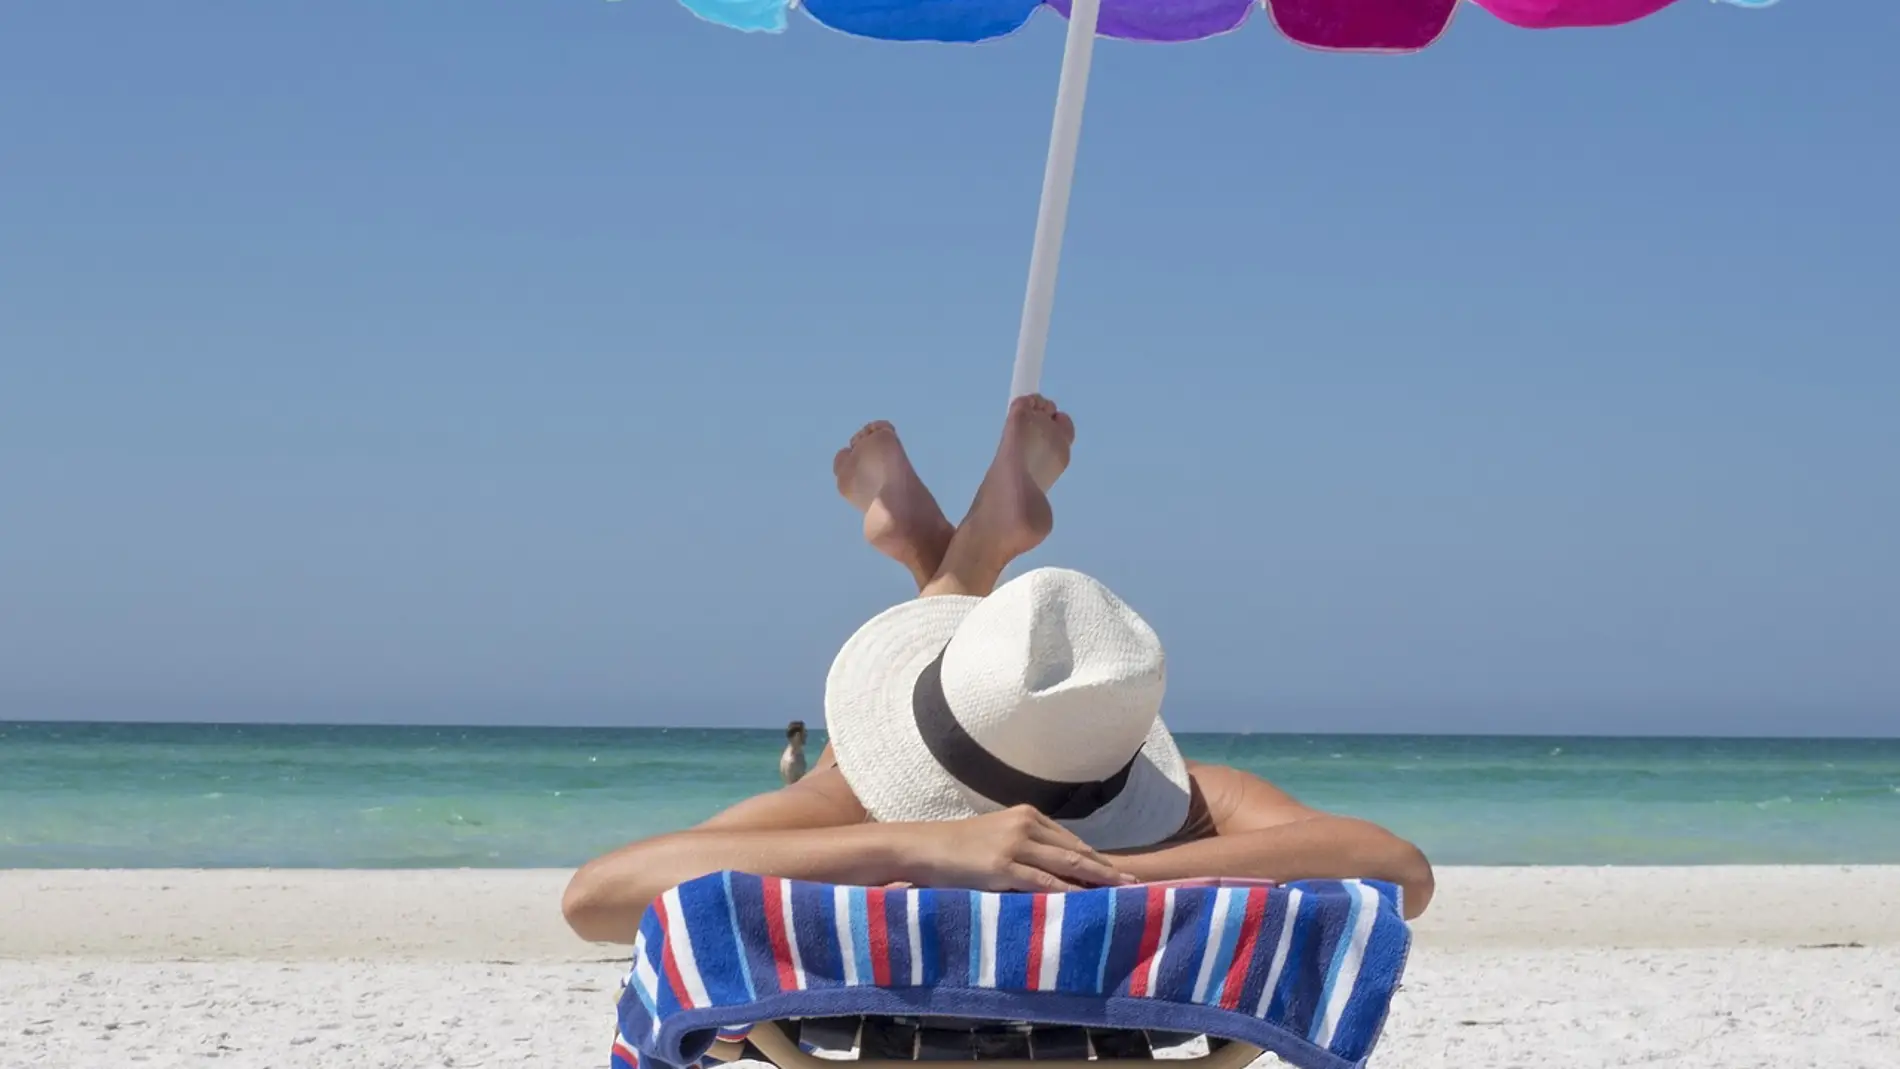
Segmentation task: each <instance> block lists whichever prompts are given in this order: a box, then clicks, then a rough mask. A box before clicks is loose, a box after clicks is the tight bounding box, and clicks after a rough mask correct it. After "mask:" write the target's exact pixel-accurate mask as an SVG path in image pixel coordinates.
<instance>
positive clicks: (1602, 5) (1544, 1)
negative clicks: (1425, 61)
mask: <svg viewBox="0 0 1900 1069" xmlns="http://www.w3.org/2000/svg"><path fill="white" fill-rule="evenodd" d="M681 2H682V3H684V4H685V5H686V6H687V7H688V8H691V9H692V10H693V12H694V13H695V14H698V15H700V16H701V17H703V18H706V19H708V20H710V21H713V22H718V23H722V24H724V25H727V26H731V27H734V28H735V29H741V30H763V31H768V32H770V31H776V30H781V29H784V28H785V23H786V16H787V14H788V12H789V11H790V9H791V8H792V7H794V6H799V7H803V8H804V10H805V12H806V14H808V15H810V16H811V17H812V18H814V19H816V20H818V21H819V22H821V23H823V24H825V25H826V26H829V27H831V28H832V29H834V30H842V31H843V32H845V33H850V34H856V35H857V36H860V37H875V38H880V39H883V40H887V41H952V42H971V41H985V40H989V39H990V38H993V37H1001V36H1003V35H1005V34H1009V33H1013V32H1015V31H1016V30H1018V29H1020V28H1021V27H1022V25H1023V24H1024V23H1026V22H1028V21H1029V18H1030V16H1032V15H1034V14H1035V13H1036V9H1037V8H1039V7H1043V6H1048V7H1052V8H1055V9H1056V10H1057V11H1059V12H1061V13H1062V14H1063V15H1065V16H1066V15H1068V13H1069V7H1070V0H803V2H802V3H794V0H681ZM1459 2H1460V0H1264V2H1261V0H1102V3H1101V16H1100V22H1099V23H1098V25H1097V27H1096V32H1097V33H1099V34H1101V35H1102V36H1104V37H1119V38H1123V39H1126V40H1131V41H1194V40H1199V39H1201V38H1203V37H1212V36H1215V35H1216V34H1222V33H1226V32H1228V31H1229V30H1233V29H1236V28H1238V27H1239V26H1240V24H1241V23H1243V22H1245V21H1247V16H1248V15H1250V14H1252V13H1253V11H1254V9H1255V8H1257V7H1258V8H1263V9H1264V10H1265V12H1266V14H1267V17H1268V18H1269V19H1271V20H1272V21H1273V25H1274V26H1275V27H1277V28H1278V29H1279V31H1280V32H1281V33H1283V34H1285V35H1286V36H1287V37H1289V38H1292V39H1293V40H1294V41H1296V42H1298V43H1299V44H1302V45H1306V46H1308V47H1311V48H1323V49H1332V50H1338V51H1353V52H1357V51H1369V52H1410V51H1415V50H1417V49H1421V48H1424V47H1426V46H1427V45H1430V44H1431V43H1432V42H1433V41H1435V40H1437V39H1438V36H1439V34H1441V33H1443V32H1444V31H1445V27H1446V26H1447V25H1448V24H1450V22H1451V17H1452V13H1453V12H1454V11H1455V10H1456V9H1457V7H1458V4H1459ZM1469 2H1471V3H1474V4H1476V5H1477V6H1479V7H1481V8H1484V9H1485V10H1486V11H1489V12H1490V13H1491V14H1493V15H1496V16H1497V17H1498V18H1501V19H1503V20H1504V21H1506V22H1509V23H1512V24H1514V25H1517V26H1524V27H1528V28H1532V29H1552V28H1556V27H1563V26H1615V25H1620V24H1622V23H1625V22H1634V21H1635V20H1637V19H1640V18H1643V17H1645V16H1647V15H1653V14H1655V13H1656V12H1658V11H1660V10H1662V9H1663V8H1665V7H1668V6H1669V5H1670V4H1672V3H1675V2H1676V0H1469ZM1741 2H1742V3H1743V4H1745V5H1747V6H1755V5H1759V4H1761V3H1762V2H1763V0H1741Z"/></svg>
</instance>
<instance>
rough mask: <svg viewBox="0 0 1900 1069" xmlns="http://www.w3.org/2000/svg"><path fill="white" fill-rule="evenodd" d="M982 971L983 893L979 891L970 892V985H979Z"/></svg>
mask: <svg viewBox="0 0 1900 1069" xmlns="http://www.w3.org/2000/svg"><path fill="white" fill-rule="evenodd" d="M982 973H983V895H982V893H981V892H979V891H971V892H970V968H969V977H968V980H967V982H968V983H969V985H970V986H971V987H980V986H981V983H980V981H979V979H978V977H980V976H981V975H982Z"/></svg>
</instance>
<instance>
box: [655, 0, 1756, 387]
mask: <svg viewBox="0 0 1900 1069" xmlns="http://www.w3.org/2000/svg"><path fill="white" fill-rule="evenodd" d="M680 2H681V3H682V4H684V5H685V6H686V7H687V8H688V9H689V10H691V11H692V12H693V13H694V14H696V15H698V16H699V17H701V18H703V19H706V20H707V21H709V22H716V23H720V24H722V25H725V26H730V27H732V28H734V29H739V30H748V31H753V32H764V33H777V32H779V31H781V30H783V29H785V26H786V23H787V22H788V21H789V15H790V12H791V9H792V8H793V7H800V8H802V9H803V10H804V12H805V14H807V15H809V16H810V17H811V18H812V19H814V20H816V21H817V22H819V23H822V24H823V25H825V26H829V27H831V28H832V29H834V30H840V31H842V32H844V33H848V34H853V35H855V36H859V37H871V38H877V39H880V40H886V41H941V42H947V43H975V42H979V41H987V40H991V39H993V38H997V37H1003V36H1006V35H1008V34H1011V33H1014V32H1015V31H1017V30H1018V29H1021V28H1022V26H1023V24H1024V23H1027V22H1028V21H1029V18H1030V16H1032V15H1034V14H1035V13H1036V10H1037V9H1038V8H1042V7H1049V8H1053V9H1054V10H1055V11H1056V12H1057V13H1058V14H1060V15H1062V16H1063V17H1065V18H1067V19H1068V20H1069V28H1068V38H1067V43H1066V44H1065V45H1064V47H1063V53H1062V74H1061V77H1060V78H1059V79H1058V81H1057V83H1056V106H1055V123H1054V126H1053V128H1052V129H1051V131H1050V135H1049V157H1048V162H1047V165H1046V166H1045V168H1044V170H1043V178H1042V205H1041V208H1040V209H1039V210H1038V212H1037V214H1036V236H1035V242H1034V244H1033V245H1032V247H1031V250H1030V254H1029V286H1028V289H1027V291H1026V292H1025V293H1024V296H1023V314H1022V324H1021V327H1020V328H1019V330H1018V333H1017V338H1016V366H1015V371H1014V373H1013V374H1012V375H1011V378H1010V396H1011V397H1019V396H1021V395H1023V394H1026V393H1034V392H1035V391H1036V388H1037V385H1038V383H1039V382H1040V381H1041V378H1042V358H1043V348H1044V345H1045V343H1046V341H1047V339H1048V336H1049V317H1050V313H1051V311H1052V310H1053V308H1054V305H1055V290H1056V266H1057V263H1058V261H1059V260H1060V258H1061V253H1062V230H1063V226H1064V224H1065V222H1066V221H1067V218H1068V211H1069V190H1070V188H1071V186H1072V185H1073V183H1074V179H1075V152H1076V144H1077V141H1078V139H1079V138H1080V136H1081V132H1082V102H1083V99H1084V98H1085V97H1086V95H1087V93H1088V81H1089V61H1090V58H1091V56H1092V55H1093V53H1094V48H1095V38H1096V37H1097V35H1100V36H1103V37H1116V38H1121V39H1123V40H1129V41H1158V42H1180V41H1196V40H1200V39H1201V38H1205V37H1213V36H1215V35H1217V34H1223V33H1227V32H1228V31H1230V30H1235V29H1238V28H1239V27H1240V25H1241V24H1242V23H1244V22H1246V21H1247V17H1248V16H1249V15H1251V14H1253V11H1254V8H1255V7H1260V8H1262V9H1263V10H1264V11H1265V12H1266V17H1267V18H1268V19H1269V20H1270V21H1271V22H1272V23H1273V26H1274V28H1275V29H1277V30H1279V31H1280V33H1282V34H1283V35H1285V36H1286V37H1288V38H1289V39H1291V40H1293V41H1294V42H1295V43H1297V44H1301V45H1304V46H1306V47H1308V48H1314V49H1319V50H1322V51H1329V52H1390V53H1404V52H1416V51H1419V50H1420V49H1423V48H1426V47H1429V46H1430V45H1431V44H1432V42H1434V41H1436V40H1438V37H1439V35H1440V34H1442V33H1444V32H1445V30H1446V28H1447V27H1448V26H1450V25H1451V21H1452V16H1453V14H1455V13H1456V11H1457V9H1458V7H1459V6H1460V4H1461V2H1463V3H1469V4H1472V5H1475V6H1477V7H1480V8H1483V9H1484V10H1485V11H1488V12H1490V13H1491V14H1492V15H1495V16H1496V17H1498V18H1500V19H1503V20H1504V21H1505V22H1508V23H1511V24H1513V25H1515V26H1521V27H1524V28H1527V29H1557V28H1562V27H1582V26H1618V25H1622V24H1624V23H1629V22H1635V21H1636V20H1638V19H1641V18H1646V17H1648V16H1650V15H1653V14H1655V13H1656V12H1658V11H1661V10H1662V9H1663V8H1666V7H1669V6H1670V5H1672V4H1674V3H1676V2H1677V0H680ZM1726 2H1728V3H1731V4H1734V5H1736V6H1739V7H1767V6H1769V5H1771V4H1773V3H1774V2H1775V0H1726Z"/></svg>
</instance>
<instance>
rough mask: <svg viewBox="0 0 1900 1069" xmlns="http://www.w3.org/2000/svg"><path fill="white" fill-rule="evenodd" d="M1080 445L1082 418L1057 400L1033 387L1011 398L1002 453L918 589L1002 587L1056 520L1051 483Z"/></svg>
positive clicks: (983, 592)
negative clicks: (1005, 572) (1078, 433)
mask: <svg viewBox="0 0 1900 1069" xmlns="http://www.w3.org/2000/svg"><path fill="white" fill-rule="evenodd" d="M1074 444H1075V423H1074V421H1073V420H1071V419H1070V418H1069V417H1068V415H1067V414H1066V413H1064V412H1062V411H1061V410H1060V409H1058V408H1057V407H1056V405H1055V402H1053V401H1051V400H1049V399H1047V398H1045V397H1041V396H1037V395H1033V394H1032V395H1030V396H1028V397H1018V398H1017V399H1016V400H1014V401H1012V402H1010V406H1009V415H1008V416H1007V417H1005V418H1004V421H1003V440H1002V442H1001V443H999V444H998V445H997V447H996V459H995V460H993V461H991V462H990V470H989V472H988V474H986V475H984V476H983V485H981V486H979V487H978V488H977V491H976V500H975V501H973V502H971V504H970V511H969V512H968V513H967V514H966V515H965V516H964V517H963V522H962V523H961V524H958V525H957V529H956V531H955V533H954V534H953V536H952V537H951V539H950V543H949V545H948V546H946V547H945V549H944V552H943V556H942V558H941V560H940V562H939V563H938V566H937V571H936V574H934V575H932V576H931V577H930V581H929V582H927V583H925V584H924V585H923V588H922V589H921V590H920V591H919V592H918V596H919V597H926V598H928V597H935V596H937V595H940V594H964V595H974V596H976V597H987V596H988V595H989V593H990V591H992V590H994V589H996V584H997V581H998V580H1000V579H1001V578H1002V576H1003V570H1004V569H1005V568H1007V567H1009V565H1010V562H1012V561H1014V560H1015V559H1016V558H1017V557H1020V556H1022V555H1023V554H1025V553H1027V552H1029V551H1030V550H1032V549H1035V548H1036V547H1037V546H1039V545H1041V544H1042V540H1043V539H1045V538H1047V537H1049V531H1050V529H1051V528H1052V527H1053V526H1055V514H1054V513H1053V512H1051V511H1050V508H1049V496H1048V495H1049V488H1050V487H1051V486H1053V485H1055V481H1056V479H1057V478H1059V477H1061V475H1062V472H1063V471H1064V470H1065V469H1067V468H1068V466H1069V450H1070V447H1071V446H1073V445H1074Z"/></svg>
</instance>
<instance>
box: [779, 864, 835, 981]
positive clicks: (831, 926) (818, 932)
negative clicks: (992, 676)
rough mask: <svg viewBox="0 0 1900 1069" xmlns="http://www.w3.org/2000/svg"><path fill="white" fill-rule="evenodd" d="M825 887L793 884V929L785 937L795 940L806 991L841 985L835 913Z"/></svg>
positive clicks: (828, 892) (824, 885) (828, 888)
mask: <svg viewBox="0 0 1900 1069" xmlns="http://www.w3.org/2000/svg"><path fill="white" fill-rule="evenodd" d="M831 896H832V891H831V885H830V884H828V883H823V884H821V883H796V882H795V883H793V884H792V917H793V919H794V922H795V923H794V929H793V931H791V932H787V933H786V935H787V936H789V937H790V938H792V939H796V940H798V960H799V963H800V964H802V965H804V967H805V986H806V988H808V989H810V988H821V987H839V986H841V985H842V984H843V983H844V958H843V956H842V955H840V954H839V947H838V910H837V908H836V907H835V906H833V905H832V902H831Z"/></svg>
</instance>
